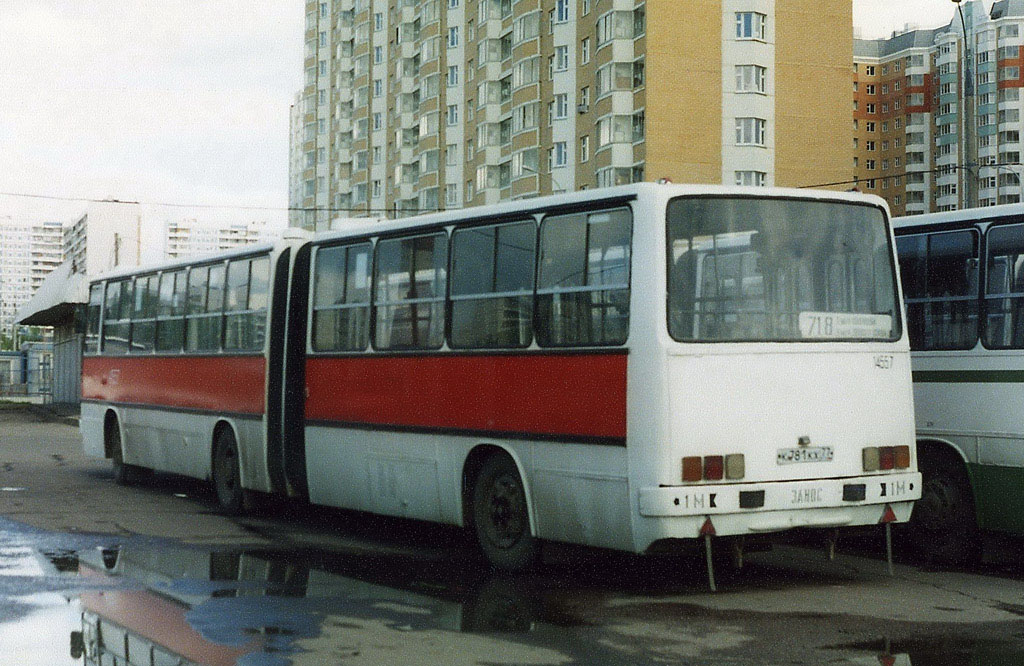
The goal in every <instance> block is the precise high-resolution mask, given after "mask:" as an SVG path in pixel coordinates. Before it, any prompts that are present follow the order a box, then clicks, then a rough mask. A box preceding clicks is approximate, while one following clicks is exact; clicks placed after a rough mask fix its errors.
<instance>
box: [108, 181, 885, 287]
mask: <svg viewBox="0 0 1024 666" xmlns="http://www.w3.org/2000/svg"><path fill="white" fill-rule="evenodd" d="M681 196H739V197H751V196H753V197H760V198H775V199H783V198H785V199H807V200H810V201H837V202H849V203H859V204H870V205H873V206H877V207H879V208H883V209H884V210H885V211H886V214H887V215H888V211H889V208H888V206H887V205H886V203H885V200H884V199H882V198H880V197H877V196H875V195H871V194H861V193H857V192H837V191H833V190H812V189H793V188H779V187H743V186H736V185H690V184H685V185H683V184H680V185H676V184H673V183H664V184H663V183H634V184H632V185H620V186H618V187H606V188H600V189H592V190H581V191H578V192H571V193H567V194H554V195H549V196H543V197H534V198H531V199H519V200H516V201H506V202H502V203H498V204H494V205H490V206H486V207H484V206H477V207H472V208H460V209H456V210H449V211H441V212H437V213H427V214H425V215H417V216H414V217H406V218H401V219H397V220H388V221H386V222H377V221H369V220H368V221H366V222H356V223H351V224H347V225H346V227H345V228H344V229H340V230H337V231H325V232H321V233H319V234H316V236H315V237H312V238H313V239H314V240H316V241H317V242H324V241H328V242H329V241H331V240H336V239H344V238H349V237H352V236H367V235H373V234H380V233H389V232H394V231H401V230H404V229H415V228H419V227H436V226H439V225H445V224H453V223H457V222H459V221H462V220H472V219H479V218H480V216H481V213H482V211H485V212H483V214H484V215H486V216H487V217H506V216H509V215H515V214H516V213H520V212H523V213H525V212H526V211H531V210H536V209H550V208H567V207H572V206H577V205H583V204H587V203H589V202H596V201H614V200H619V201H623V202H625V201H628V200H630V199H636V198H640V197H643V198H656V199H658V200H659V201H664V200H668V199H671V198H674V197H681ZM286 237H287V234H286ZM275 247H276V244H274V243H259V244H254V245H245V246H242V247H239V248H235V249H232V250H226V251H223V252H215V253H209V254H205V255H196V256H194V257H189V258H185V259H175V260H174V261H165V262H160V263H153V264H148V265H142V266H131V267H123V268H118V269H115V270H113V271H109V272H107V273H103V274H102V275H97V276H95V277H91V278H90V279H89V282H90V283H94V282H101V281H103V280H109V279H116V278H122V277H128V276H132V275H147V274H150V273H156V272H159V271H168V270H175V269H178V268H185V267H188V266H193V265H201V264H203V263H207V262H216V261H221V260H224V259H231V258H235V257H242V256H248V255H252V254H260V253H262V252H270V251H272V250H273V249H274V248H275Z"/></svg>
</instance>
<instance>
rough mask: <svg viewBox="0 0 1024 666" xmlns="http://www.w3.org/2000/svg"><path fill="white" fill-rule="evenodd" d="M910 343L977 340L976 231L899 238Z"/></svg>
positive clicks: (938, 345) (970, 343)
mask: <svg viewBox="0 0 1024 666" xmlns="http://www.w3.org/2000/svg"><path fill="white" fill-rule="evenodd" d="M896 248H897V252H898V253H899V260H900V274H901V275H902V278H903V292H904V296H905V300H906V303H907V327H908V329H909V332H910V347H911V349H914V350H927V349H970V348H972V347H974V345H975V344H976V343H977V341H978V278H977V271H978V261H977V256H978V254H977V253H978V238H977V234H976V233H975V232H974V231H954V232H941V233H936V234H915V235H911V236H901V237H900V238H898V239H897V241H896Z"/></svg>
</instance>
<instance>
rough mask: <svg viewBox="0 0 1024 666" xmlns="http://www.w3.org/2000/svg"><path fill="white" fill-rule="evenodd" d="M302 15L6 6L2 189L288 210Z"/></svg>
mask: <svg viewBox="0 0 1024 666" xmlns="http://www.w3.org/2000/svg"><path fill="white" fill-rule="evenodd" d="M656 1H660V2H669V1H671V2H680V3H683V2H701V1H703V0H656ZM780 1H783V2H784V1H785V0H780ZM852 1H853V8H854V22H855V25H856V26H857V27H858V28H860V30H861V32H862V36H864V37H878V36H885V35H888V34H889V33H891V32H892V31H893V30H894V29H897V28H902V27H903V25H904V24H907V23H911V24H917V25H919V26H921V27H933V26H936V25H940V24H944V23H947V22H948V21H949V19H950V18H951V16H952V14H953V7H954V6H953V4H952V3H951V2H950V1H949V0H852ZM988 4H990V3H988ZM303 14H304V3H303V1H302V0H262V1H259V2H257V1H254V0H246V1H242V0H203V1H202V2H198V1H195V0H192V1H182V0H175V1H171V0H146V1H145V2H142V1H140V0H0V192H20V193H35V194H45V195H58V196H69V197H95V198H106V197H114V198H118V199H123V200H136V201H149V202H181V203H190V204H194V203H203V204H231V205H248V206H270V207H282V208H283V207H285V206H287V202H288V106H289V104H290V103H291V102H292V99H293V96H294V94H295V92H296V91H297V90H298V89H299V87H300V85H301V83H302V48H303V44H302V31H303V20H304V16H303ZM83 208H84V204H82V203H58V202H47V201H41V200H33V199H23V198H16V197H9V196H3V195H0V216H5V215H9V216H11V217H18V218H22V219H28V218H31V219H43V218H47V219H54V218H56V219H58V220H60V221H69V220H70V219H71V218H72V217H73V216H75V215H76V214H78V213H79V212H80V211H81V210H83ZM150 210H151V211H152V213H153V214H155V215H157V216H160V217H161V218H169V219H177V218H181V217H185V216H199V217H201V218H204V217H205V218H213V217H219V218H228V219H233V220H238V221H245V220H251V219H271V220H284V219H285V218H286V213H285V212H283V211H280V212H260V211H245V210H238V209H233V210H232V209H229V210H199V211H189V210H181V209H173V208H152V209H150Z"/></svg>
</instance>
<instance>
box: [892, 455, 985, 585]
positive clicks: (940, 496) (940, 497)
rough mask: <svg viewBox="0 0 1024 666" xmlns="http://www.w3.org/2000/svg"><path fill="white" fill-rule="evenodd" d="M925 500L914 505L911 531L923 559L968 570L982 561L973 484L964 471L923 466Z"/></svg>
mask: <svg viewBox="0 0 1024 666" xmlns="http://www.w3.org/2000/svg"><path fill="white" fill-rule="evenodd" d="M921 472H922V488H921V499H919V500H918V501H917V502H916V503H915V504H914V510H913V513H912V514H911V516H910V531H911V535H912V541H913V543H914V548H915V549H916V550H917V554H918V556H919V557H921V558H922V559H924V560H925V561H929V562H934V563H936V564H945V565H953V566H964V565H968V564H973V563H975V562H977V561H978V560H980V559H981V551H982V543H981V532H980V530H979V529H978V524H977V520H976V519H975V512H974V501H973V498H972V496H971V488H970V484H969V482H968V480H967V478H966V475H965V474H964V473H963V470H962V468H960V467H951V466H950V465H927V464H926V465H923V466H922V470H921Z"/></svg>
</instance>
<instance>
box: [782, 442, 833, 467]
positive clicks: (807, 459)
mask: <svg viewBox="0 0 1024 666" xmlns="http://www.w3.org/2000/svg"><path fill="white" fill-rule="evenodd" d="M832 456H833V451H832V447H831V446H802V447H800V448H798V449H779V451H778V455H777V456H776V458H775V461H776V462H777V463H778V464H779V465H793V464H796V463H816V462H832Z"/></svg>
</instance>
